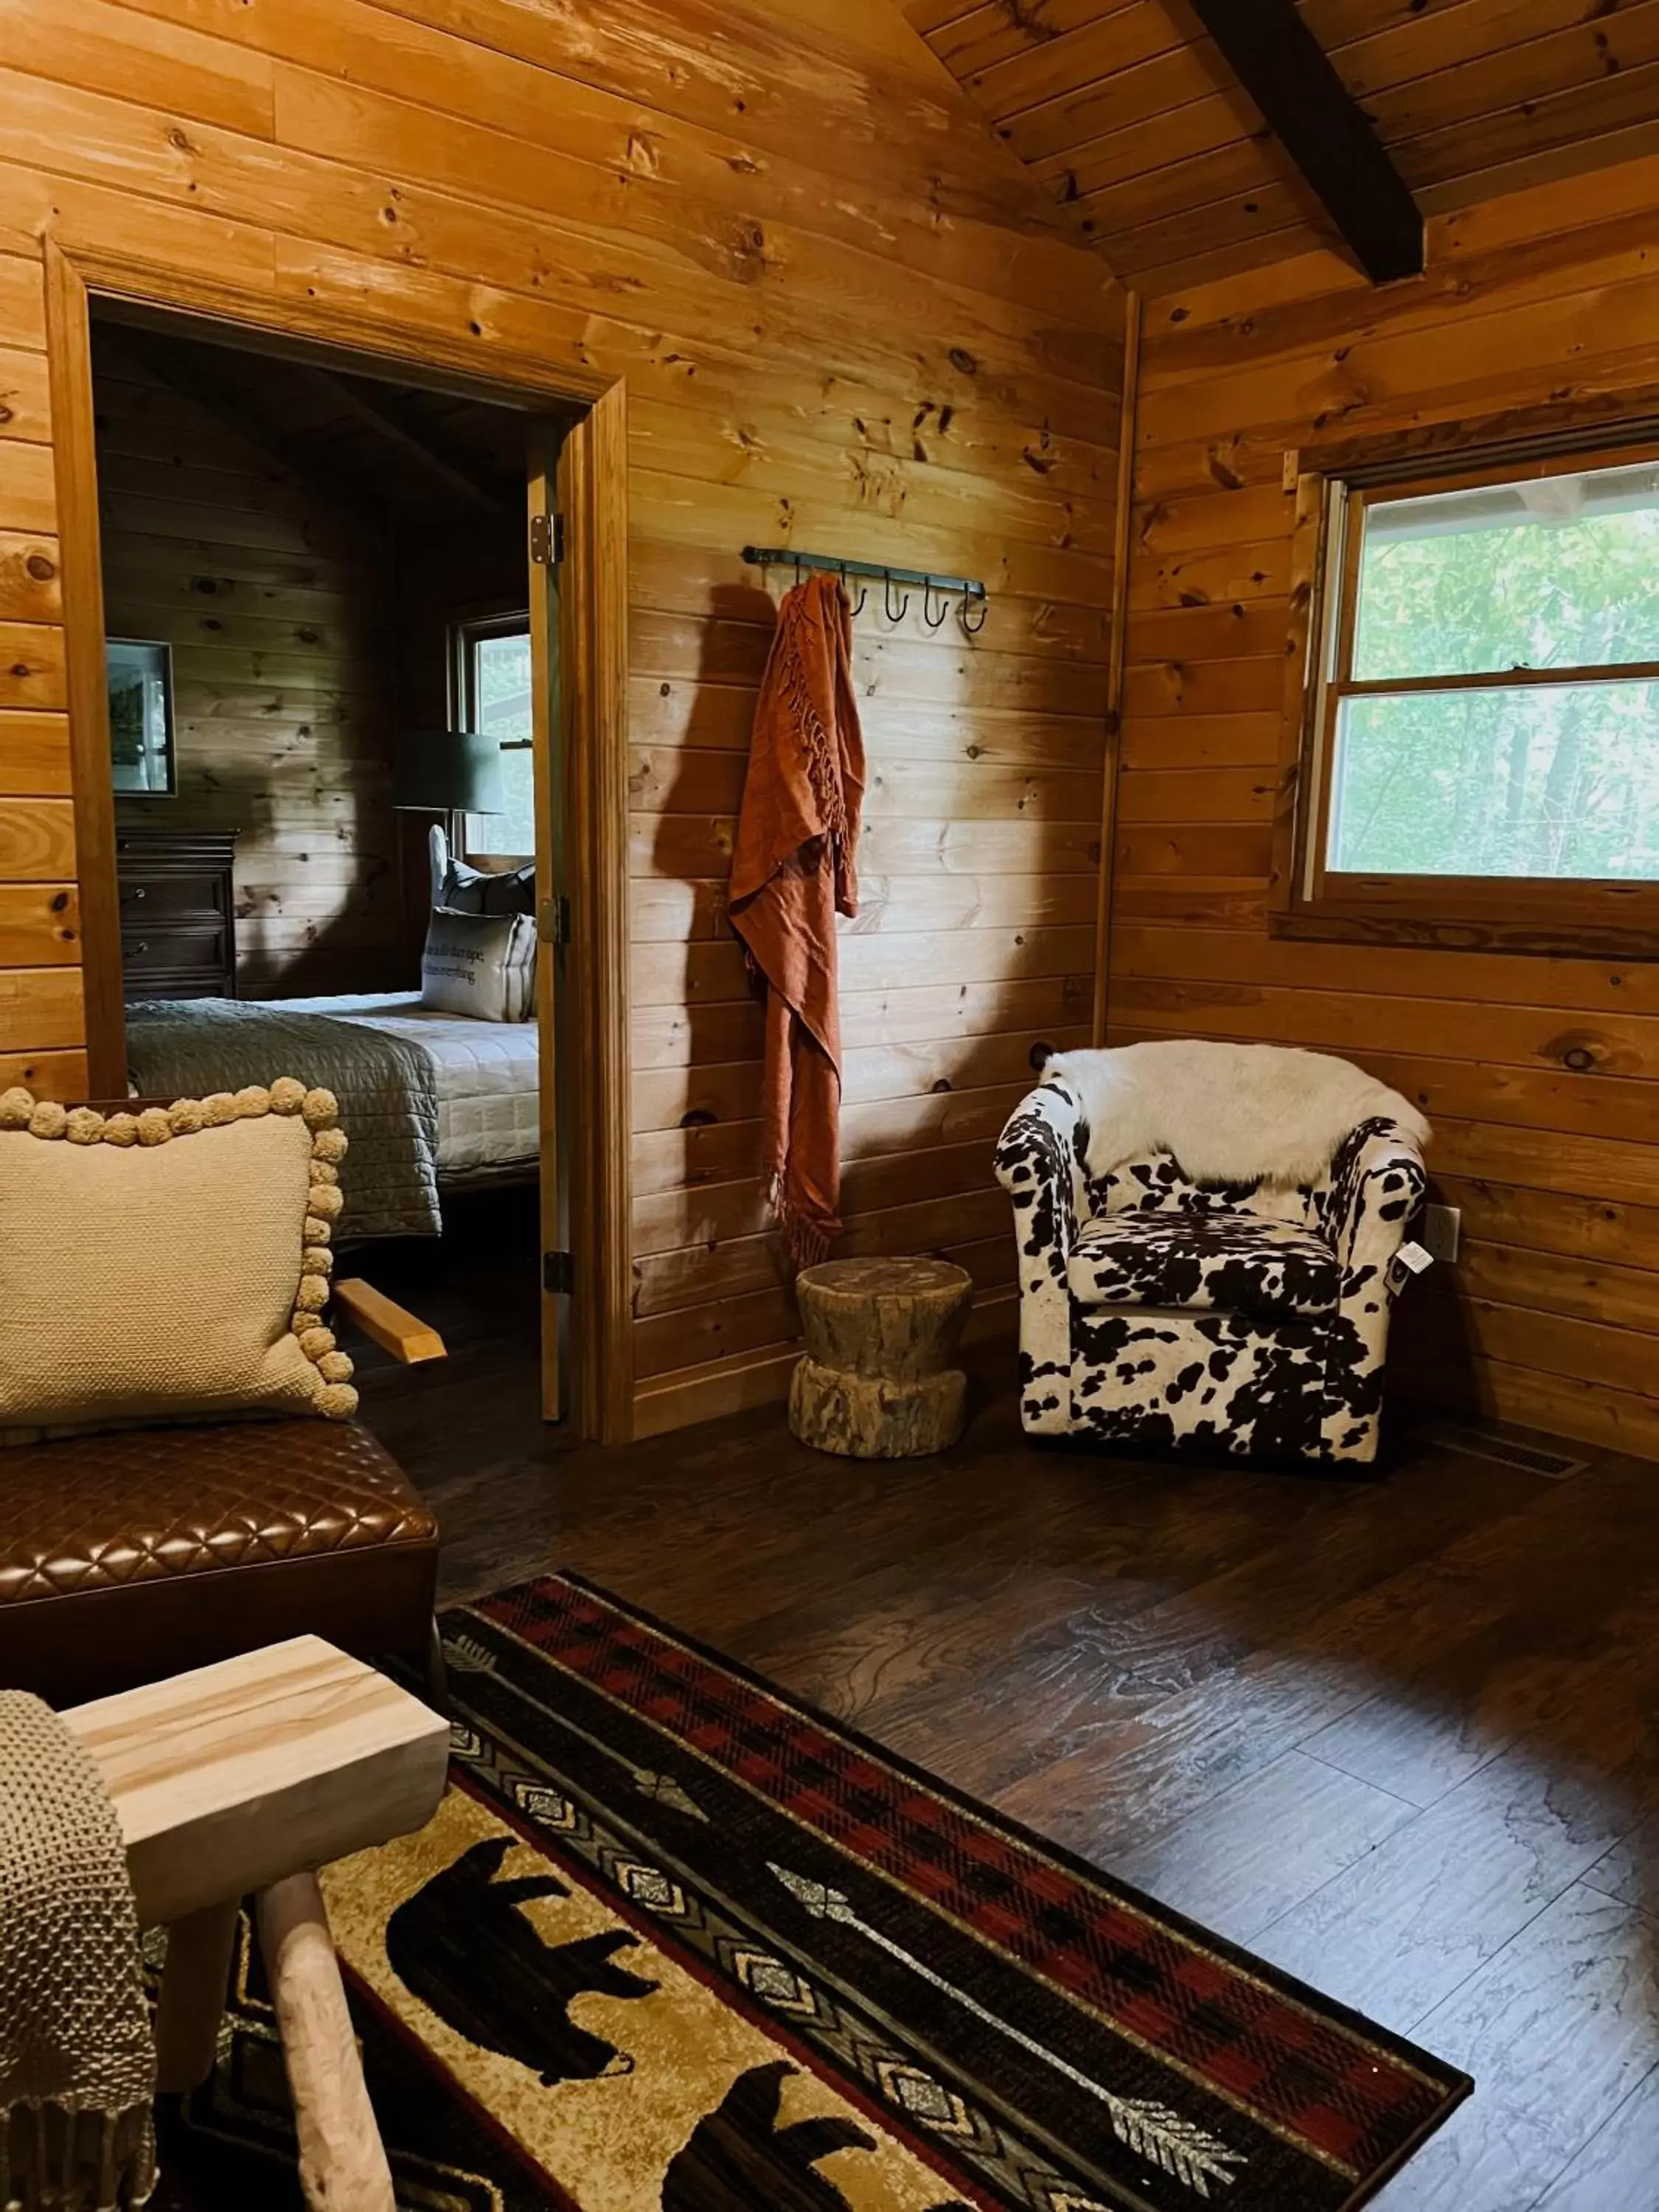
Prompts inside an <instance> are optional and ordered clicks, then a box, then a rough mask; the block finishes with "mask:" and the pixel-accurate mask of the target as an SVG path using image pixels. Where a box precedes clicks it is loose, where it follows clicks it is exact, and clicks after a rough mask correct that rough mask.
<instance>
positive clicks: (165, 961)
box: [121, 924, 229, 981]
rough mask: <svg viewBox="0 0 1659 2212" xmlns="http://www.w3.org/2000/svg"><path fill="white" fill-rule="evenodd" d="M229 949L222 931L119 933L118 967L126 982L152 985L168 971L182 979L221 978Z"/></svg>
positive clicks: (172, 930)
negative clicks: (211, 976) (201, 976)
mask: <svg viewBox="0 0 1659 2212" xmlns="http://www.w3.org/2000/svg"><path fill="white" fill-rule="evenodd" d="M228 959H229V948H228V945H227V943H226V939H225V933H224V931H223V930H222V929H216V928H210V929H155V930H145V929H138V928H135V927H132V926H131V924H129V925H128V927H126V928H125V929H123V931H122V932H121V965H122V969H123V970H124V972H125V975H126V976H127V979H128V981H139V980H141V979H142V980H144V981H154V980H155V977H156V976H157V975H165V974H167V972H168V971H169V970H176V971H178V972H179V973H180V974H184V975H192V974H193V975H223V974H224V973H225V972H226V968H227V964H228Z"/></svg>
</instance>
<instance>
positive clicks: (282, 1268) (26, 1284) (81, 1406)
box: [0, 1078, 357, 1444]
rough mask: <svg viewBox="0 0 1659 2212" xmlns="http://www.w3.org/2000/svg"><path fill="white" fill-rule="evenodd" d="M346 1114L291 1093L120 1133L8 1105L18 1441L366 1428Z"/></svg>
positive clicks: (302, 1092) (4, 1107)
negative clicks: (339, 1278)
mask: <svg viewBox="0 0 1659 2212" xmlns="http://www.w3.org/2000/svg"><path fill="white" fill-rule="evenodd" d="M336 1120H337V1108H336V1105H335V1102H334V1098H333V1097H332V1095H331V1093H330V1092H329V1091H307V1089H306V1087H305V1085H303V1084H302V1083H296V1082H295V1081H293V1080H292V1079H289V1078H284V1079H283V1080H282V1081H281V1082H278V1083H275V1084H273V1085H271V1087H270V1090H269V1091H266V1090H263V1089H252V1090H247V1091H237V1092H236V1093H235V1094H234V1096H233V1095H232V1094H230V1093H228V1092H225V1093H222V1094H220V1095H219V1096H217V1097H212V1098H205V1099H194V1098H181V1099H180V1100H179V1102H178V1103H177V1104H176V1105H173V1106H171V1107H166V1108H163V1107H157V1106H152V1107H149V1108H146V1109H143V1110H142V1111H135V1112H133V1113H116V1114H111V1115H108V1116H107V1117H106V1116H105V1115H101V1114H99V1113H95V1112H94V1111H93V1109H91V1108H89V1107H85V1106H77V1107H73V1108H70V1109H67V1110H66V1109H64V1107H62V1106H59V1105H56V1104H54V1103H51V1102H49V1101H42V1102H41V1103H38V1104H37V1103H36V1102H35V1100H34V1099H33V1098H32V1097H30V1095H29V1093H28V1092H27V1091H7V1092H5V1093H4V1094H3V1096H0V1315H3V1316H4V1320H3V1322H0V1443H9V1444H15V1443H33V1442H35V1441H37V1440H38V1439H39V1438H40V1437H43V1436H49V1435H53V1434H60V1433H73V1432H75V1431H81V1430H88V1429H110V1428H129V1427H137V1426H142V1425H149V1424H152V1423H156V1422H166V1421H216V1420H228V1419H237V1418H240V1417H246V1416H248V1415H252V1414H282V1413H322V1414H325V1415H328V1416H331V1417H332V1418H334V1419H343V1418H345V1417H346V1416H347V1415H348V1414H350V1413H354V1412H355V1411H356V1405H357V1394H356V1391H355V1390H354V1389H351V1388H350V1387H349V1381H350V1376H351V1362H350V1361H349V1359H348V1358H346V1356H345V1354H344V1353H343V1352H340V1351H338V1350H337V1349H336V1346H335V1342H334V1338H333V1336H332V1334H331V1332H330V1331H329V1330H328V1328H326V1327H325V1325H324V1317H323V1310H324V1308H325V1306H326V1305H327V1303H328V1276H329V1273H330V1269H331V1265H332V1255H331V1251H330V1249H329V1248H330V1244H331V1239H332V1235H333V1223H334V1221H335V1220H336V1218H337V1216H338V1214H339V1212H340V1204H341V1197H340V1188H339V1181H340V1177H339V1162H340V1160H341V1158H343V1155H344V1152H345V1137H344V1134H343V1132H342V1131H341V1130H340V1129H338V1128H337V1127H336V1126H335V1123H336Z"/></svg>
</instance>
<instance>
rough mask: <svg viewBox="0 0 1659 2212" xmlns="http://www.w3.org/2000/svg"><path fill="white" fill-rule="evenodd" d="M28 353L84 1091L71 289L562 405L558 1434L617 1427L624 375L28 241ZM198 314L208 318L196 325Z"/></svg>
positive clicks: (92, 697) (99, 857)
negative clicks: (46, 475) (41, 367)
mask: <svg viewBox="0 0 1659 2212" xmlns="http://www.w3.org/2000/svg"><path fill="white" fill-rule="evenodd" d="M94 299H96V300H100V301H110V302H111V303H112V304H118V307H119V308H120V309H121V311H122V312H124V313H126V314H127V315H129V317H131V318H132V319H144V318H145V317H146V315H147V314H149V313H153V314H154V315H155V318H156V320H157V322H158V324H159V325H161V327H164V328H167V327H170V328H175V329H176V327H177V325H178V324H179V320H180V319H185V321H188V322H192V323H194V324H196V325H198V326H200V325H213V324H218V325H223V326H224V328H225V330H226V331H227V333H231V332H234V333H235V334H236V336H237V337H239V338H240V341H241V343H243V344H244V345H246V343H247V341H248V339H249V338H250V337H252V338H256V339H258V341H259V342H260V345H261V349H262V350H264V351H268V352H271V353H276V354H281V353H282V352H283V350H284V349H289V350H291V351H293V352H294V353H295V354H296V355H297V356H301V357H305V356H309V355H312V354H314V352H315V351H316V349H319V348H331V349H336V350H338V351H343V352H347V353H350V354H355V355H357V356H374V357H375V358H377V359H379V360H380V361H381V362H384V363H385V364H386V368H388V370H394V369H395V370H397V371H399V372H405V373H407V374H408V375H409V376H410V380H412V381H420V382H422V383H427V384H433V383H435V384H436V385H437V386H439V387H440V388H453V389H454V390H456V391H458V392H463V393H471V394H472V395H475V396H477V397H479V398H495V400H497V401H498V402H505V403H506V404H508V405H513V406H517V407H520V408H523V409H526V410H530V409H533V408H534V407H535V406H536V405H537V404H546V405H548V406H550V407H553V406H559V407H565V408H576V409H580V410H581V412H580V415H579V416H578V417H577V420H576V421H575V422H574V426H573V427H572V428H571V429H570V431H569V432H568V435H567V436H566V438H565V441H564V447H563V451H562V456H561V461H560V468H559V482H560V491H561V496H562V507H563V513H564V519H565V548H566V562H567V568H566V574H565V576H564V579H563V582H562V587H561V591H560V606H561V617H560V646H561V652H562V669H561V696H562V709H563V741H564V756H565V763H566V776H565V791H564V804H565V820H566V866H567V885H566V890H567V894H568V897H569V901H570V910H571V941H570V945H569V946H568V951H567V953H566V957H565V963H564V969H563V975H564V980H565V985H566V989H567V992H568V994H569V1003H568V1009H567V1018H566V1024H565V1034H566V1037H567V1040H568V1054H567V1057H568V1079H569V1083H570V1091H569V1099H570V1133H571V1146H570V1158H569V1160H568V1163H565V1164H563V1165H565V1167H566V1168H567V1172H568V1188H569V1193H570V1235H571V1255H572V1267H573V1271H574V1298H573V1302H572V1310H571V1352H572V1358H571V1393H570V1396H571V1407H570V1420H571V1426H572V1429H573V1431H574V1433H576V1434H577V1435H579V1436H584V1437H596V1438H598V1439H599V1441H600V1442H601V1443H625V1442H626V1441H627V1440H628V1439H629V1436H630V1435H631V1433H632V1426H633V1398H634V1356H633V1314H632V1305H631V1297H630V1280H631V1253H632V1240H631V1234H630V1229H631V1223H630V1206H631V1199H632V1189H631V1161H630V1153H629V1127H630V1124H631V1121H632V1116H631V1115H630V1114H629V1112H628V1086H629V1042H628V393H627V388H626V386H625V385H624V384H623V383H622V382H621V381H619V380H611V379H608V378H603V377H599V376H596V375H595V374H593V372H592V370H591V369H586V368H580V367H577V366H574V365H570V366H567V365H564V364H562V363H552V362H548V361H546V360H545V359H544V358H542V357H541V356H537V355H532V354H526V353H521V352H519V351H517V350H516V349H513V348H511V347H506V346H500V345H497V344H495V343H493V342H492V343H491V344H490V345H489V349H488V350H487V351H485V350H483V349H481V347H480V344H479V342H478V339H477V337H476V336H475V335H466V336H460V335H453V334H452V333H450V332H449V331H443V330H437V329H431V328H428V327H427V326H425V325H420V324H415V323H407V322H402V321H400V320H399V319H398V317H397V315H396V313H395V311H393V310H392V309H390V308H388V307H386V305H385V304H383V303H382V304H378V305H377V306H376V307H375V308H374V310H373V312H371V311H369V310H368V309H367V308H355V307H338V306H333V305H325V304H324V303H323V302H322V301H318V300H315V299H313V298H311V297H309V296H308V295H303V294H289V293H281V294H278V293H275V292H270V291H260V290H255V289H244V288H241V287H238V286H234V285H228V284H224V283H220V282H219V281H217V280H216V279H215V278H211V277H206V276H202V275H201V274H200V273H199V272H198V271H197V270H185V269H179V268H177V267H172V266H166V265H161V264H152V263H147V262H141V261H137V260H134V259H130V258H125V257H124V256H117V255H108V254H105V253H101V252H97V251H89V250H88V249H86V248H83V247H78V246H77V247H76V249H75V250H74V251H73V252H70V251H67V250H65V249H64V247H63V246H60V245H59V244H58V242H57V241H56V240H52V239H50V238H49V239H47V240H46V356H47V365H48V375H49V378H50V384H51V398H52V453H53V467H54V471H55V480H56V486H57V494H58V529H59V535H60V538H61V541H62V574H63V591H64V652H65V659H66V670H67V684H68V697H69V713H70V771H71V775H72V776H73V779H74V809H75V834H76V874H77V877H78V878H79V883H80V896H81V925H82V975H83V979H84V989H85V994H86V1049H87V1068H88V1095H89V1096H91V1097H119V1096H120V1095H121V1094H122V1093H123V1092H124V1091H125V1089H126V1085H127V1077H126V1025H125V1009H124V1004H123V999H122V978H121V926H120V902H119V892H118V887H117V883H116V867H115V808H114V795H113V790H112V780H111V774H110V757H109V702H108V698H107V696H106V688H105V678H104V592H103V574H102V561H101V550H100V528H99V518H98V479H97V441H96V429H95V424H94V412H93V382H92V305H93V301H94ZM209 334H210V333H209Z"/></svg>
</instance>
